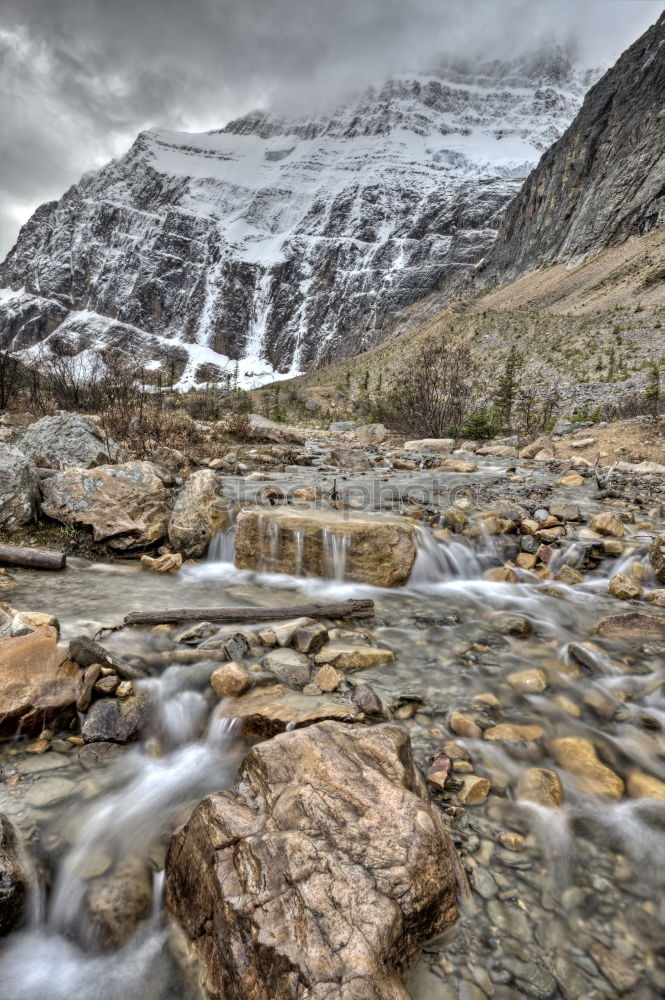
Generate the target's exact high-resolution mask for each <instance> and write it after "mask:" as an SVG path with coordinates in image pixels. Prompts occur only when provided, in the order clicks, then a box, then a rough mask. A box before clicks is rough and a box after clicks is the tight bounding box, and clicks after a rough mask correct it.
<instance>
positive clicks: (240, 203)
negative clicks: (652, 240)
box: [0, 51, 595, 387]
mask: <svg viewBox="0 0 665 1000" xmlns="http://www.w3.org/2000/svg"><path fill="white" fill-rule="evenodd" d="M594 78H595V77H594V76H593V74H590V73H582V72H580V71H577V70H575V69H574V67H573V66H572V65H571V63H570V62H569V61H568V60H567V59H566V57H565V56H564V55H563V54H562V53H561V52H558V51H556V52H553V53H552V52H550V53H547V54H543V53H539V54H537V55H536V56H534V57H532V58H531V59H529V60H522V61H520V62H517V63H512V64H506V63H502V62H498V61H497V62H491V63H487V64H485V65H482V66H476V67H473V68H469V67H468V66H466V67H465V66H461V65H458V66H455V65H446V66H445V67H441V68H439V69H438V70H436V71H434V72H431V73H429V74H427V75H412V76H411V75H410V76H404V77H399V78H397V79H393V80H391V81H390V82H389V83H387V84H386V85H385V86H383V87H381V88H380V89H372V90H370V91H368V92H367V93H365V94H363V95H362V96H361V97H359V98H356V99H355V100H353V101H349V102H348V103H346V104H344V105H343V106H341V107H339V108H337V109H336V110H334V111H333V112H330V113H326V114H322V115H318V116H315V117H313V118H311V119H309V120H294V119H286V118H279V117H275V116H272V115H269V114H267V113H265V112H255V113H252V114H249V115H247V116H245V117H243V118H240V119H238V120H237V121H233V122H231V123H230V124H229V125H227V126H226V127H225V128H223V129H221V130H219V131H213V132H209V133H201V134H186V133H176V132H167V131H164V130H151V131H148V132H144V133H141V134H140V135H139V136H138V138H137V139H136V141H135V142H134V144H133V146H132V147H131V149H130V150H129V151H128V152H127V154H126V155H125V156H123V157H121V158H120V159H118V160H116V161H113V162H112V163H110V164H109V165H107V166H106V167H104V168H103V169H101V170H99V171H97V172H94V173H90V174H87V175H85V176H84V177H83V178H82V180H81V181H80V182H79V183H78V184H76V185H74V186H73V187H72V188H70V190H69V191H67V193H66V194H65V195H64V196H63V197H62V198H61V199H60V201H58V202H51V203H48V204H45V205H42V206H41V207H40V208H39V209H38V210H37V211H36V212H35V214H34V215H33V217H32V218H31V219H30V221H29V222H28V223H27V224H26V225H25V226H24V227H23V229H22V230H21V233H20V235H19V239H18V242H17V244H16V246H15V247H14V248H13V249H12V251H11V252H10V253H9V255H8V256H7V259H6V260H5V262H4V264H2V265H0V285H1V286H4V288H3V290H1V291H0V337H1V338H3V339H4V342H5V344H7V345H9V346H12V347H22V348H30V347H31V346H32V345H35V344H37V343H39V342H42V341H44V340H46V341H48V339H49V338H57V339H58V340H59V341H60V342H62V341H63V340H64V341H65V342H67V343H68V344H69V345H70V349H74V350H84V349H86V348H90V347H92V348H95V349H103V348H104V347H105V346H109V345H112V346H116V347H121V348H123V349H126V350H131V351H133V352H136V353H137V354H138V355H139V356H141V357H142V358H143V359H144V360H150V361H151V362H152V363H153V365H154V366H157V365H158V364H159V363H162V362H160V359H163V357H164V355H165V354H168V353H169V352H170V356H171V357H173V356H174V352H175V357H176V358H177V360H178V363H179V368H178V371H179V373H182V374H181V378H180V385H181V386H182V387H186V386H188V385H191V384H195V383H197V382H201V381H204V380H205V379H207V378H209V377H211V374H213V375H214V374H215V373H216V372H218V371H219V370H220V369H221V370H223V369H224V368H225V366H227V365H228V363H229V359H240V363H241V378H242V379H243V383H242V384H252V383H253V382H255V381H256V382H258V381H262V380H265V379H269V378H273V377H275V375H276V373H282V374H284V373H287V372H292V373H293V372H297V371H301V370H303V369H306V368H308V367H311V366H312V365H313V364H315V363H317V361H320V360H322V359H326V358H331V357H340V356H344V355H349V354H353V353H356V352H358V351H360V350H362V349H364V348H366V347H368V346H370V345H371V344H372V343H374V342H376V340H377V339H378V338H379V337H380V331H381V328H382V326H383V325H384V324H385V322H386V320H387V319H389V318H390V317H391V316H392V315H394V313H395V312H396V311H397V310H399V309H401V308H403V307H404V306H406V305H409V304H410V303H412V302H414V301H415V300H417V299H419V298H421V297H423V296H425V295H427V294H428V293H430V292H431V291H433V290H434V289H436V288H437V287H438V286H439V285H440V284H441V282H442V281H443V280H444V279H446V278H447V277H448V276H450V275H451V274H454V273H455V272H456V271H458V270H459V269H463V268H467V267H468V266H469V265H472V264H474V263H476V262H477V261H478V260H479V259H480V258H482V257H483V256H484V255H485V254H486V253H487V251H488V249H489V247H490V246H491V245H492V243H493V241H494V239H495V236H496V226H497V224H498V221H497V220H498V217H499V215H500V213H501V211H502V210H503V209H504V208H505V206H506V205H507V204H508V202H509V201H510V200H511V199H512V198H513V197H514V196H515V195H516V193H517V192H518V191H519V189H520V186H521V185H522V183H523V179H524V177H526V175H527V174H528V173H529V172H530V171H531V170H532V168H533V167H534V165H535V164H536V162H537V161H538V159H539V158H540V155H541V153H543V151H544V150H545V149H547V148H548V147H549V146H550V145H551V143H552V142H554V141H555V140H557V139H558V138H559V136H560V135H561V134H562V133H563V131H564V130H565V129H566V127H567V126H568V125H569V123H570V122H571V120H572V119H573V117H574V115H575V113H576V112H577V110H578V108H579V107H580V105H581V103H582V99H583V96H584V93H585V92H586V90H587V88H588V86H589V84H590V83H591V82H592V80H593V79H594Z"/></svg>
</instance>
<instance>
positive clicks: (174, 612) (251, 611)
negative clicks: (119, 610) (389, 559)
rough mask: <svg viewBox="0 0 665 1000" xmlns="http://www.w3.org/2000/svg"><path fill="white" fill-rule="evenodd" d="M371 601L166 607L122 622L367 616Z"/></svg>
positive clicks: (171, 622)
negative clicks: (234, 606) (253, 606)
mask: <svg viewBox="0 0 665 1000" xmlns="http://www.w3.org/2000/svg"><path fill="white" fill-rule="evenodd" d="M373 614H374V601H331V602H329V603H324V604H291V605H289V606H288V607H280V608H169V609H165V610H164V611H132V613H131V614H130V615H127V616H126V617H125V619H124V624H125V625H173V624H175V623H177V622H186V621H200V622H252V621H254V622H269V621H272V620H273V619H274V618H367V617H370V616H371V615H373Z"/></svg>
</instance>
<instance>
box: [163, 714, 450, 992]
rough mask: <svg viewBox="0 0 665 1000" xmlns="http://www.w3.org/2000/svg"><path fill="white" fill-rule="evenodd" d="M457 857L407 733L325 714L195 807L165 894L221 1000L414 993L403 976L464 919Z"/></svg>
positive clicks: (267, 747)
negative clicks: (428, 944)
mask: <svg viewBox="0 0 665 1000" xmlns="http://www.w3.org/2000/svg"><path fill="white" fill-rule="evenodd" d="M454 865H455V861H454V847H453V846H452V844H451V842H450V840H449V838H448V836H447V834H446V831H445V827H444V824H443V819H442V817H441V815H440V814H439V812H438V811H437V810H436V809H434V808H432V806H431V805H430V804H429V801H428V798H427V792H426V790H425V788H424V785H423V781H422V778H421V777H420V775H419V774H418V771H417V769H416V768H415V766H414V763H413V758H412V756H411V747H410V743H409V738H408V735H407V734H406V733H405V732H404V731H403V730H401V729H400V728H398V727H397V726H394V725H381V726H375V727H373V728H371V729H368V728H364V727H356V726H347V725H341V724H339V723H334V722H323V723H320V724H319V725H316V726H311V727H309V728H308V729H303V730H298V731H296V732H289V733H284V734H283V735H282V736H278V737H276V738H275V739H272V740H268V741H267V742H264V743H260V744H258V745H257V746H255V747H254V748H253V749H252V750H251V751H250V753H249V754H248V755H247V757H246V758H245V760H244V762H243V764H242V765H241V768H240V771H239V773H238V778H237V780H236V784H235V785H234V787H233V789H232V790H230V791H227V792H221V793H219V794H216V795H211V796H209V797H208V798H206V799H204V800H203V801H202V802H200V803H199V804H198V806H197V807H196V808H195V809H194V812H193V813H192V815H191V817H190V819H189V821H188V822H187V824H186V825H185V826H184V827H182V828H181V829H180V830H178V831H177V832H176V833H175V834H174V836H173V838H172V841H171V846H170V849H169V853H168V856H167V861H166V877H167V892H166V900H167V905H168V906H169V908H170V909H171V911H172V912H173V913H175V914H176V916H177V917H178V919H179V920H180V922H181V924H182V925H183V927H184V929H185V932H186V933H187V934H188V936H189V937H190V939H191V940H192V942H193V943H194V945H195V947H196V949H197V950H198V952H199V955H200V957H201V966H202V980H203V985H204V987H205V989H206V991H207V993H208V995H209V996H210V997H211V998H214V1000H222V998H224V1000H293V998H294V997H298V1000H409V994H408V992H407V990H406V988H405V987H404V985H403V983H402V974H403V973H404V972H405V971H406V970H407V969H408V968H409V967H410V966H411V964H412V963H413V961H414V960H415V958H416V957H417V955H418V953H419V950H420V947H421V945H422V943H423V942H424V941H425V940H427V939H428V938H430V937H432V936H433V935H435V934H437V933H440V932H441V931H442V930H443V929H444V928H446V927H448V926H449V925H450V924H451V923H452V922H453V921H454V920H455V918H456V916H457V910H456V880H455V875H454Z"/></svg>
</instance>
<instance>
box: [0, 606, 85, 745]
mask: <svg viewBox="0 0 665 1000" xmlns="http://www.w3.org/2000/svg"><path fill="white" fill-rule="evenodd" d="M80 689H81V675H80V671H79V668H78V666H77V665H76V664H75V663H73V662H72V661H71V660H70V659H69V658H68V656H67V653H66V651H65V650H64V649H62V648H61V647H60V646H58V633H57V631H56V629H54V628H52V627H51V626H48V625H46V626H43V627H41V628H38V629H36V630H35V631H34V632H30V633H28V634H27V635H20V636H17V637H16V638H7V639H0V737H4V736H14V735H16V734H26V735H29V736H34V735H38V734H39V733H40V732H41V731H42V730H43V729H46V728H63V729H64V728H69V726H70V725H71V724H72V723H73V722H74V721H75V720H76V700H77V698H78V696H79V693H80Z"/></svg>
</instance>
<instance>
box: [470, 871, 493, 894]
mask: <svg viewBox="0 0 665 1000" xmlns="http://www.w3.org/2000/svg"><path fill="white" fill-rule="evenodd" d="M473 887H474V889H475V890H476V892H477V893H479V894H480V895H481V896H482V897H483V899H493V898H494V896H496V895H497V894H498V892H499V887H498V886H497V884H496V882H495V881H494V879H493V878H492V876H491V875H490V873H489V872H488V871H487V869H486V868H477V869H476V870H475V872H474V873H473Z"/></svg>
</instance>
